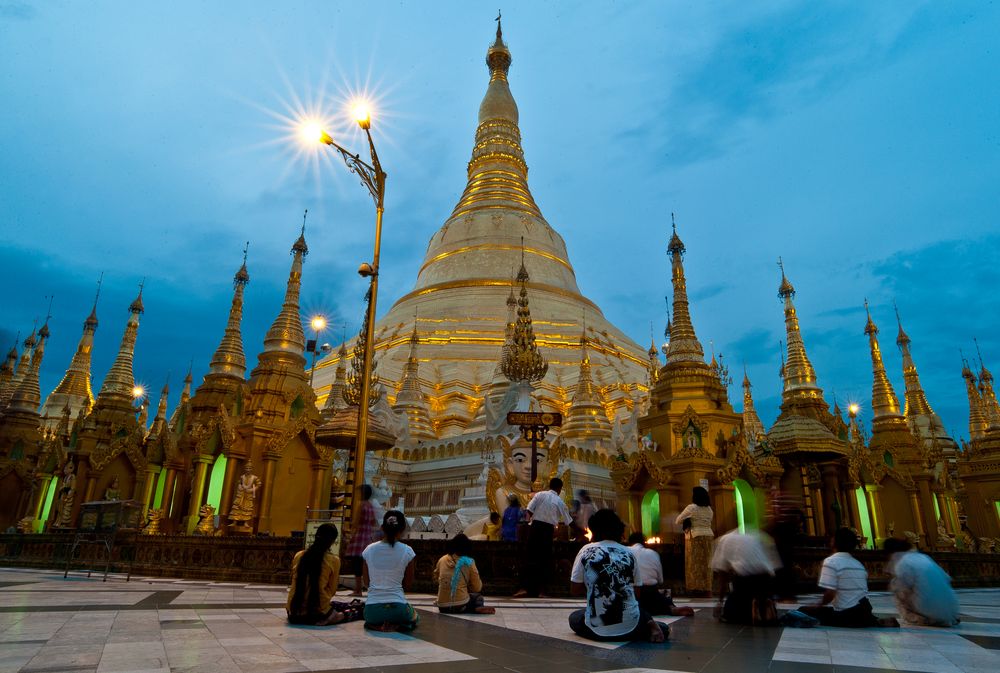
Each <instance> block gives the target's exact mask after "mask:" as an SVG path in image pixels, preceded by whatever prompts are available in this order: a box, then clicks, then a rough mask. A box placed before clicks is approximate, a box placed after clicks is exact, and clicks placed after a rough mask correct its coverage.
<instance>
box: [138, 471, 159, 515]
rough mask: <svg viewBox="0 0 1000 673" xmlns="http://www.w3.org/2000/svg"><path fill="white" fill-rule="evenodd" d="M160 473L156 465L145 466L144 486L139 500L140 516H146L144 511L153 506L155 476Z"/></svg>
mask: <svg viewBox="0 0 1000 673" xmlns="http://www.w3.org/2000/svg"><path fill="white" fill-rule="evenodd" d="M159 474H160V468H159V467H157V466H156V465H147V466H146V481H145V488H144V489H143V492H142V496H141V502H142V516H143V517H145V516H146V512H148V511H149V508H150V507H152V506H153V496H154V495H155V494H156V478H157V476H158V475H159Z"/></svg>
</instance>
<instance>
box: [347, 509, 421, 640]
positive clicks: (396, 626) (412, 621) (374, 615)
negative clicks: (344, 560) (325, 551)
mask: <svg viewBox="0 0 1000 673" xmlns="http://www.w3.org/2000/svg"><path fill="white" fill-rule="evenodd" d="M404 530H406V518H405V517H404V516H403V513H402V512H400V511H399V510H395V509H390V510H389V511H388V512H386V513H385V516H383V517H382V536H383V537H382V539H381V540H379V541H378V542H373V543H371V544H370V545H368V546H367V547H365V550H364V551H363V552H362V553H361V557H362V558H363V559H364V562H365V565H364V580H365V584H366V585H367V586H368V601H367V602H366V603H365V628H366V629H375V630H376V631H412V630H413V629H415V628H416V627H417V622H419V621H420V616H419V615H418V614H417V611H416V610H414V609H413V606H412V605H410V604H409V603H407V602H406V595H405V594H404V593H403V592H404V591H405V590H407V589H409V588H410V585H411V584H412V583H413V559H414V557H415V556H416V553H415V552H414V551H413V548H412V547H410V545H408V544H405V543H403V542H399V541H398V538H399V536H400V535H402V533H403V531H404Z"/></svg>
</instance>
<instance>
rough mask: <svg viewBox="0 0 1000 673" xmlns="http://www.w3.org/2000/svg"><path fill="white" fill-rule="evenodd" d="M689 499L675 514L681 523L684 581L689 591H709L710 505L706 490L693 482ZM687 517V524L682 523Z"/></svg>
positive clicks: (710, 589) (695, 592) (696, 594)
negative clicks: (682, 530) (682, 529)
mask: <svg viewBox="0 0 1000 673" xmlns="http://www.w3.org/2000/svg"><path fill="white" fill-rule="evenodd" d="M691 500H692V503H691V504H690V505H688V506H687V507H685V508H684V511H682V512H681V513H680V514H678V515H677V523H678V524H681V525H683V526H684V585H685V587H687V592H688V594H689V595H694V596H698V595H700V596H710V595H712V568H711V565H710V564H709V561H710V560H711V558H712V540H713V539H714V538H715V534H714V533H713V532H712V516H713V512H712V508H711V506H710V504H709V503H710V502H711V501H710V500H709V498H708V491H706V490H705V489H704V488H702V487H701V486H695V487H694V492H693V494H692V497H691ZM685 519H690V522H689V523H690V525H687V524H684V520H685Z"/></svg>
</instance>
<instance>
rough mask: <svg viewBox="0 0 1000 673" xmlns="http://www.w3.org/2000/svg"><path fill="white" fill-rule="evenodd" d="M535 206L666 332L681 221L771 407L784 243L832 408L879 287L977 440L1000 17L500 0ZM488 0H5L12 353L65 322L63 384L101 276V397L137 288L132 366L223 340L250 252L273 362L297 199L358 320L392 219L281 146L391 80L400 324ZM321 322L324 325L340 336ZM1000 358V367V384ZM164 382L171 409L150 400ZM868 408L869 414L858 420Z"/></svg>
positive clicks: (333, 175)
mask: <svg viewBox="0 0 1000 673" xmlns="http://www.w3.org/2000/svg"><path fill="white" fill-rule="evenodd" d="M503 11H504V22H503V25H504V36H505V38H506V41H507V43H508V45H509V46H510V49H511V51H512V53H513V56H514V62H513V66H512V68H511V73H510V82H511V89H512V91H513V93H514V96H515V98H516V99H517V101H518V104H519V106H520V111H521V130H522V134H523V140H524V148H525V152H526V155H527V160H528V163H529V165H530V167H531V175H530V182H531V187H532V190H533V193H534V195H535V199H536V200H537V202H538V204H539V205H540V207H541V208H542V211H543V213H544V214H545V216H546V218H547V219H548V220H549V222H550V223H551V224H552V225H553V226H554V227H555V228H556V229H557V230H558V231H560V232H561V233H562V235H563V236H564V237H565V239H566V242H567V245H568V247H569V252H570V257H571V261H572V262H573V264H574V266H575V267H576V271H577V277H578V279H579V283H580V286H581V288H582V290H583V291H584V293H585V294H586V295H587V296H589V297H590V298H592V299H593V300H595V301H596V302H597V303H598V304H599V305H600V306H601V307H602V308H603V309H604V312H605V314H606V315H607V316H608V317H609V318H610V319H611V320H612V322H614V323H616V324H617V325H619V326H620V327H622V328H623V329H624V330H625V331H626V332H627V333H629V334H630V335H631V336H632V337H633V338H634V339H635V340H636V341H638V342H639V343H640V344H643V345H648V343H649V339H650V323H652V325H653V331H654V332H655V334H656V339H657V341H658V342H661V341H662V334H663V326H664V323H665V309H664V301H663V297H664V295H665V294H668V290H669V281H670V273H669V265H668V264H667V259H666V255H665V252H664V248H665V247H666V241H667V237H668V235H669V222H670V213H671V212H672V211H673V212H676V213H677V218H678V226H679V233H680V234H681V236H682V238H683V239H684V242H685V243H686V245H687V247H688V255H687V258H686V268H687V272H688V280H689V289H690V295H691V299H692V309H691V313H692V316H693V319H694V323H695V328H696V330H697V333H698V335H699V337H700V338H701V340H702V342H703V343H704V344H705V346H706V349H707V348H708V346H709V342H710V341H712V342H713V343H714V347H715V350H716V352H720V351H721V352H722V353H724V354H725V356H726V358H727V362H728V363H729V364H730V365H731V367H732V370H733V373H734V379H736V382H737V385H736V386H734V387H733V389H732V390H731V397H732V398H733V401H734V402H735V404H736V406H737V408H738V407H739V404H740V391H739V388H738V382H739V379H740V378H741V374H742V372H741V368H742V365H743V364H744V363H745V364H746V366H747V368H748V370H749V372H750V376H751V378H752V379H753V382H754V385H755V395H756V399H757V403H758V409H759V410H760V412H761V416H762V418H763V420H764V422H765V424H766V425H770V423H771V422H772V421H773V420H774V417H775V415H776V413H777V405H778V402H779V401H780V386H779V379H778V374H777V372H778V364H779V360H778V341H779V339H783V338H784V324H783V316H782V310H781V304H780V303H779V301H778V299H777V297H776V291H777V285H778V281H779V276H778V270H777V266H776V264H775V262H776V260H777V258H778V256H779V255H780V256H782V257H783V259H784V260H785V267H786V269H787V272H788V275H789V277H790V279H791V280H792V282H793V283H794V284H795V286H796V288H797V290H798V297H797V306H798V308H799V315H800V318H801V324H802V330H803V334H804V337H805V341H806V345H807V347H808V350H809V354H810V356H811V358H812V360H813V362H814V364H815V366H816V370H817V373H818V375H819V382H820V385H821V386H823V387H824V389H825V390H826V391H827V400H828V401H832V400H833V397H834V394H836V397H837V399H838V400H839V401H840V402H841V404H842V406H843V405H844V403H845V402H846V401H848V400H857V401H860V402H861V404H862V406H863V408H864V407H866V406H867V404H866V403H867V402H868V401H869V400H870V395H871V362H870V359H869V355H868V346H867V341H866V339H865V336H864V334H863V328H864V323H865V317H864V309H863V306H862V304H863V301H864V299H865V298H866V297H867V298H868V299H869V300H870V302H871V304H872V310H873V316H874V318H875V320H876V321H877V322H878V324H879V326H880V327H881V328H882V345H883V352H884V354H885V360H886V365H887V367H888V369H889V373H890V376H891V378H892V380H893V383H894V384H895V386H896V390H897V393H898V394H899V395H900V397H902V392H903V385H902V376H901V373H900V358H899V354H898V351H897V350H896V348H895V345H894V343H893V342H894V339H895V333H896V326H895V319H894V315H893V311H892V302H893V300H895V301H896V302H897V303H898V305H899V309H900V312H901V315H902V317H903V320H904V325H905V327H906V329H907V331H908V332H909V334H910V336H911V337H912V339H913V351H914V355H915V358H916V361H917V366H918V368H919V370H920V373H921V376H922V380H923V383H924V387H925V388H926V390H927V392H928V396H929V399H930V402H931V405H932V406H933V407H934V408H935V409H936V410H937V411H938V412H939V413H941V414H942V416H943V418H944V421H945V424H946V426H947V428H948V429H949V430H950V431H951V432H952V433H954V434H955V435H960V436H965V435H967V434H968V430H967V427H968V426H967V403H966V397H965V389H964V385H963V381H962V379H961V376H960V370H961V360H960V356H959V349H964V351H965V353H966V355H970V354H971V353H974V348H975V347H974V344H973V337H978V338H979V343H980V346H981V348H982V352H983V355H984V357H985V358H986V361H987V365H988V366H990V365H991V366H992V367H993V368H994V369H995V370H1000V330H998V327H1000V311H998V310H997V308H998V304H997V300H996V294H995V293H996V289H997V286H998V281H1000V271H998V269H1000V246H998V244H1000V229H998V226H997V218H998V214H1000V190H998V188H997V185H998V175H1000V170H998V169H1000V87H998V80H997V73H998V72H1000V50H998V48H997V46H996V44H997V40H996V37H997V35H998V34H1000V7H998V6H997V5H996V4H995V3H986V2H948V3H945V2H912V1H907V2H902V1H900V2H890V1H887V2H855V3H848V2H781V1H760V2H749V3H748V2H730V3H724V2H713V3H701V2H617V3H612V2H591V3H568V2H558V3H556V2H552V3H540V2H510V1H508V2H506V3H505V4H504V7H503ZM495 16H496V7H495V6H493V5H486V4H483V3H473V2H449V3H429V2H393V3H358V2H314V3H309V2H282V3H275V2H240V3H236V2H213V3H205V2H171V3H153V2H124V1H120V2H87V3H83V2H62V1H57V0H52V1H49V2H37V3H36V2H24V1H18V0H0V63H2V66H0V102H2V104H0V119H2V123H0V284H2V287H3V288H4V293H3V303H2V306H0V345H2V347H3V350H4V351H6V349H7V348H9V346H10V344H11V342H12V341H13V338H14V335H15V333H16V332H18V331H19V330H20V331H21V332H22V338H23V335H24V334H25V333H27V332H29V331H30V330H31V326H32V321H33V319H34V318H35V317H36V316H40V317H44V314H45V309H46V304H47V302H46V299H45V297H46V295H50V294H54V295H55V303H54V306H53V309H52V313H53V316H52V320H51V330H52V338H51V341H50V344H49V347H48V350H47V351H46V355H45V361H44V364H43V368H42V390H43V395H44V394H47V393H48V392H49V391H50V390H51V389H52V388H53V387H54V386H55V384H56V383H57V382H58V380H59V378H60V377H61V375H62V373H63V371H64V369H65V367H66V365H67V364H68V363H69V361H70V358H71V356H72V353H73V351H74V349H75V347H76V343H77V340H78V339H79V335H80V328H81V324H82V322H83V319H84V318H85V317H86V315H87V313H88V312H89V310H90V303H91V301H92V297H93V291H94V287H95V282H96V280H97V277H98V275H99V274H100V273H101V272H102V271H103V272H104V274H105V275H104V290H103V292H102V295H101V300H100V305H99V308H98V314H99V318H100V328H99V330H98V333H97V342H96V345H95V352H94V367H93V372H94V379H95V392H96V390H97V389H98V388H99V384H100V381H101V379H102V378H103V376H104V374H105V372H106V371H107V369H108V367H109V366H110V364H111V362H112V360H113V358H114V354H115V352H116V350H117V348H118V344H119V340H120V338H121V332H122V329H123V326H124V321H125V318H126V315H127V311H126V308H127V306H128V304H129V302H130V301H131V299H132V298H133V297H134V295H135V292H136V288H137V284H138V283H139V281H140V279H141V278H142V277H144V276H145V277H146V291H145V295H144V297H145V305H146V314H145V315H144V316H143V318H142V325H141V327H140V331H139V339H138V346H137V349H136V357H135V371H136V376H137V378H138V379H139V380H140V381H142V382H144V383H145V384H146V385H147V386H149V387H150V388H151V389H153V391H154V400H155V397H156V393H157V392H158V390H159V388H160V386H161V385H162V383H163V381H164V380H165V379H166V378H167V376H168V375H169V376H170V380H171V385H172V389H173V399H172V400H171V406H173V403H174V401H175V400H176V395H177V393H178V392H179V387H180V379H181V378H182V377H183V376H184V373H185V371H186V370H187V368H188V363H189V361H192V360H193V367H194V374H195V381H196V383H197V382H198V381H200V380H201V376H202V375H203V374H204V372H205V370H206V368H207V364H208V361H209V358H210V357H211V354H212V352H213V350H214V348H215V347H216V345H217V344H218V341H219V339H220V337H221V335H222V329H223V327H224V324H225V318H226V312H227V310H228V306H229V300H230V297H231V278H232V275H233V273H234V272H235V271H236V269H237V268H238V266H239V264H240V258H241V249H242V247H243V242H244V241H246V240H248V239H249V240H250V241H251V245H250V253H249V263H248V266H249V269H250V275H251V277H252V280H251V284H250V286H249V287H248V290H247V303H246V312H245V320H244V323H243V326H244V339H245V346H246V351H247V355H248V361H249V363H250V365H251V366H252V365H253V364H254V363H255V362H256V353H257V352H258V351H259V350H260V347H261V342H262V338H263V334H264V332H265V330H266V329H267V326H268V325H269V324H270V322H271V320H273V318H274V316H275V315H276V313H277V311H278V310H279V306H280V301H281V294H282V292H283V289H284V282H285V279H286V276H287V269H288V262H289V257H288V249H289V247H290V245H291V243H292V241H293V240H294V239H295V237H296V236H297V235H298V228H299V225H300V222H301V218H302V211H303V209H305V208H308V209H309V222H308V227H307V232H306V233H307V238H308V241H309V246H310V255H309V257H308V259H307V263H306V267H305V273H304V287H303V305H304V307H305V309H306V310H308V311H310V312H312V311H323V312H326V313H328V314H330V315H332V316H334V318H335V319H336V320H340V321H346V323H347V327H346V329H347V332H348V333H349V334H350V333H353V332H355V331H356V330H357V328H358V322H359V318H360V315H361V310H362V309H361V299H362V295H363V292H364V283H363V281H362V280H361V279H360V278H359V277H358V276H357V275H356V274H355V272H354V269H355V268H356V266H357V263H358V262H359V261H361V260H363V259H367V258H368V256H369V255H370V250H371V242H372V224H373V209H372V206H371V202H370V200H369V197H368V195H367V193H366V192H365V191H364V190H363V188H362V187H361V186H360V185H359V184H358V183H357V181H356V179H355V178H354V176H352V175H350V174H348V173H347V171H346V170H345V169H344V167H343V166H342V165H337V164H336V163H335V162H333V161H332V158H333V157H331V156H329V155H327V154H317V153H315V152H314V151H306V150H304V149H303V148H302V146H301V145H300V144H299V143H298V142H297V141H296V139H295V138H294V137H293V136H292V134H291V128H290V121H291V119H293V118H294V117H296V116H297V115H298V114H299V113H301V112H302V111H308V112H310V113H318V114H322V115H324V116H325V117H326V119H327V120H328V121H330V122H331V123H333V122H334V121H335V120H336V121H337V123H336V124H334V125H333V128H334V130H335V131H340V129H343V134H342V135H341V134H340V133H338V138H341V139H343V140H344V142H345V143H346V144H348V145H350V146H353V147H357V148H359V149H362V148H363V146H362V145H361V143H360V141H361V137H360V136H359V135H358V134H357V132H355V131H353V130H347V129H349V125H347V124H341V123H340V120H342V119H343V118H344V106H345V101H346V100H347V99H348V98H349V97H350V96H351V95H352V94H353V93H355V92H359V91H368V92H370V93H371V95H372V96H373V97H374V98H375V99H376V101H377V104H376V114H377V116H376V119H375V135H376V139H377V143H378V145H379V148H380V153H381V155H382V159H383V163H384V165H385V167H386V170H387V171H388V173H389V175H390V177H389V179H390V183H389V188H388V196H387V212H386V220H385V242H384V248H383V264H382V285H381V296H380V302H379V306H380V314H383V313H384V312H385V311H386V310H387V309H388V307H389V306H391V304H392V302H393V301H394V300H395V299H396V298H398V297H399V296H400V295H402V294H404V293H405V292H406V291H407V290H408V289H409V288H410V287H411V286H412V283H413V280H414V278H415V277H416V271H417V269H418V267H419V264H420V262H421V260H422V256H423V252H424V249H425V246H426V243H427V241H428V240H429V238H430V236H431V235H432V233H433V232H434V231H436V230H437V228H438V227H439V226H440V225H441V224H442V223H443V221H444V220H445V218H446V217H447V216H448V214H449V213H450V211H451V208H452V207H453V205H454V203H455V202H456V200H457V199H458V197H459V195H460V193H461V191H462V189H463V187H464V184H465V167H466V162H467V161H468V158H469V154H470V151H471V147H472V139H473V133H474V130H475V123H476V112H477V108H478V105H479V101H480V99H481V97H482V95H483V92H484V91H485V87H486V83H487V71H486V67H485V65H484V63H483V58H484V55H485V50H486V48H487V46H488V45H489V43H490V41H491V39H492V36H493V31H494V28H495V24H494V22H493V18H494V17H495ZM339 332H340V329H337V330H336V334H329V335H327V337H326V340H329V341H332V342H335V341H336V340H337V338H339ZM998 373H1000V372H998ZM154 403H155V402H154ZM863 413H864V412H863Z"/></svg>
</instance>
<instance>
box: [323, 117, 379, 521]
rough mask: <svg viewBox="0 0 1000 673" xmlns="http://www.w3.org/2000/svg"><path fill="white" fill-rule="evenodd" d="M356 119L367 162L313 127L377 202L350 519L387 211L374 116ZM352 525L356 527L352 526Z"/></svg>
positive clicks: (367, 272)
mask: <svg viewBox="0 0 1000 673" xmlns="http://www.w3.org/2000/svg"><path fill="white" fill-rule="evenodd" d="M354 118H355V120H356V121H357V122H358V126H360V127H361V128H362V130H364V132H365V136H366V137H367V138H368V150H369V152H370V154H371V163H370V164H369V163H367V162H366V161H364V160H363V159H362V158H361V156H360V155H359V154H355V153H352V152H350V151H348V150H347V149H346V148H344V147H342V146H341V145H339V144H338V143H336V142H335V141H334V140H333V138H331V137H330V135H329V134H327V133H326V132H325V131H323V130H322V129H316V128H314V129H311V130H310V132H311V134H312V135H313V137H314V138H315V139H317V140H319V142H321V143H323V144H324V145H329V146H330V147H332V148H333V149H335V150H337V151H338V152H339V153H340V156H341V157H342V158H343V159H344V163H345V164H347V168H348V170H350V171H351V172H352V173H354V174H355V175H357V176H358V177H359V178H361V183H362V184H363V185H364V186H365V187H366V188H367V189H368V192H369V193H370V194H371V196H372V200H374V202H375V247H374V250H373V252H372V261H371V262H370V263H369V262H363V263H362V264H361V265H360V266H359V267H358V274H360V275H361V277H363V278H369V279H370V281H369V283H370V285H369V288H368V306H367V310H366V313H365V349H364V357H363V359H362V378H361V400H360V406H359V408H358V432H357V441H356V443H355V447H354V466H353V469H352V470H351V477H350V478H351V484H350V485H351V489H350V491H349V492H348V494H347V498H348V507H349V512H348V514H349V517H350V518H347V521H352V520H353V516H354V514H355V511H354V495H355V491H356V490H357V489H358V487H359V486H360V485H361V484H362V483H363V482H364V479H365V447H366V446H367V444H368V403H369V400H370V399H371V374H372V359H373V356H374V353H373V352H372V351H373V350H374V347H375V303H376V300H377V298H378V274H379V253H380V252H381V248H382V213H383V212H384V210H385V179H386V174H385V171H383V170H382V164H381V163H380V162H379V159H378V153H377V152H376V151H375V142H374V141H373V140H372V133H371V128H372V123H371V115H370V114H369V112H368V109H367V108H365V107H363V106H358V107H356V108H355V110H354ZM352 527H353V526H352Z"/></svg>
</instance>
